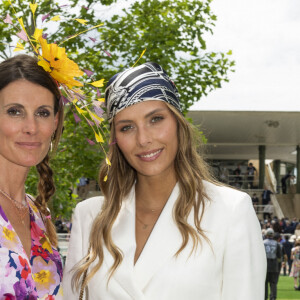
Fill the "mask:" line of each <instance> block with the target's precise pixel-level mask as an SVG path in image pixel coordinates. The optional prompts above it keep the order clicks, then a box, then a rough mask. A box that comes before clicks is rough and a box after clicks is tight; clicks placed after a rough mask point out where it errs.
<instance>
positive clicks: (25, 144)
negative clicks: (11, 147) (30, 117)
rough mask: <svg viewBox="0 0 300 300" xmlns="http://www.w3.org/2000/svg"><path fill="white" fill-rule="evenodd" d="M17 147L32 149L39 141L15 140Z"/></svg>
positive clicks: (37, 145) (35, 147)
mask: <svg viewBox="0 0 300 300" xmlns="http://www.w3.org/2000/svg"><path fill="white" fill-rule="evenodd" d="M16 144H17V145H18V146H19V147H21V148H24V149H28V150H32V149H37V148H39V147H40V146H41V143H39V142H17V143H16Z"/></svg>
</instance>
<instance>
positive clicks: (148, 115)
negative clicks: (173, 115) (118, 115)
mask: <svg viewBox="0 0 300 300" xmlns="http://www.w3.org/2000/svg"><path fill="white" fill-rule="evenodd" d="M165 110H167V108H164V107H163V108H157V109H154V110H152V111H150V112H149V113H147V114H146V115H145V117H144V118H145V119H147V118H149V117H150V116H152V115H154V114H156V113H158V112H161V111H165ZM128 122H132V120H129V119H128V120H120V121H118V122H117V123H116V125H118V124H122V123H128Z"/></svg>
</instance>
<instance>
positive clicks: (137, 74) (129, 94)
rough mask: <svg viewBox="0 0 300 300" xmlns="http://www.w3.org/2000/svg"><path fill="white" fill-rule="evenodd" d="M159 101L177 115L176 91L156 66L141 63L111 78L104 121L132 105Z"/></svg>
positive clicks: (107, 88) (109, 119)
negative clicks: (166, 104)
mask: <svg viewBox="0 0 300 300" xmlns="http://www.w3.org/2000/svg"><path fill="white" fill-rule="evenodd" d="M147 100H159V101H165V102H167V103H169V104H171V105H173V106H174V107H175V108H176V109H178V110H179V111H180V112H181V111H182V110H181V107H180V100H179V94H178V91H177V88H176V87H175V85H174V83H173V82H172V81H171V80H170V78H169V77H168V75H167V73H166V72H165V71H164V70H163V68H162V67H161V66H160V65H158V64H157V63H152V62H149V63H145V64H143V65H140V66H138V67H134V68H130V69H127V70H125V71H123V72H120V73H118V74H116V75H114V76H113V77H112V78H111V79H110V80H109V82H108V84H107V87H106V90H105V103H106V108H107V116H108V121H109V122H111V121H112V119H113V117H114V116H115V115H116V114H117V113H118V112H120V111H121V110H123V109H124V108H126V107H128V106H131V105H133V104H136V103H139V102H142V101H147Z"/></svg>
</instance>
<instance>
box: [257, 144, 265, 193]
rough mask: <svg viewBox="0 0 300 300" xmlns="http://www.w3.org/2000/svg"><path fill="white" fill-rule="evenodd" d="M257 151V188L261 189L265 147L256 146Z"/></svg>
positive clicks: (263, 176)
mask: <svg viewBox="0 0 300 300" xmlns="http://www.w3.org/2000/svg"><path fill="white" fill-rule="evenodd" d="M258 151H259V184H258V188H259V189H263V188H264V183H265V159H266V146H258Z"/></svg>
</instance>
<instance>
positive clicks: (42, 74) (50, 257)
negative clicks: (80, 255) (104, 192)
mask: <svg viewBox="0 0 300 300" xmlns="http://www.w3.org/2000/svg"><path fill="white" fill-rule="evenodd" d="M62 109H63V106H62V103H61V101H60V92H59V90H58V87H57V84H56V82H55V81H54V80H53V79H52V77H51V76H50V75H49V74H48V73H47V72H46V71H44V69H43V68H42V67H40V66H38V64H37V59H35V58H33V57H31V56H28V55H18V56H15V57H13V58H10V59H8V60H6V61H4V62H2V63H1V64H0V141H1V142H0V229H1V230H0V300H3V299H5V300H6V299H15V300H21V299H22V300H24V299H30V300H33V299H47V300H50V299H51V300H53V299H62V288H61V281H62V264H61V260H60V255H59V253H58V251H57V249H56V246H57V239H56V232H55V228H54V226H53V224H52V222H51V217H50V213H49V209H48V208H47V202H48V201H49V200H50V198H51V196H52V195H53V193H54V191H55V187H54V184H53V179H52V170H51V168H50V167H49V152H50V151H51V150H50V149H51V148H52V143H53V147H54V148H55V147H56V146H57V143H58V140H59V138H60V135H61V132H62V123H63V110H62ZM32 166H36V169H37V172H38V174H39V183H38V196H37V197H36V199H33V198H32V197H31V196H29V195H27V194H26V193H25V181H26V177H27V174H28V171H29V169H30V167H32Z"/></svg>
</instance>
